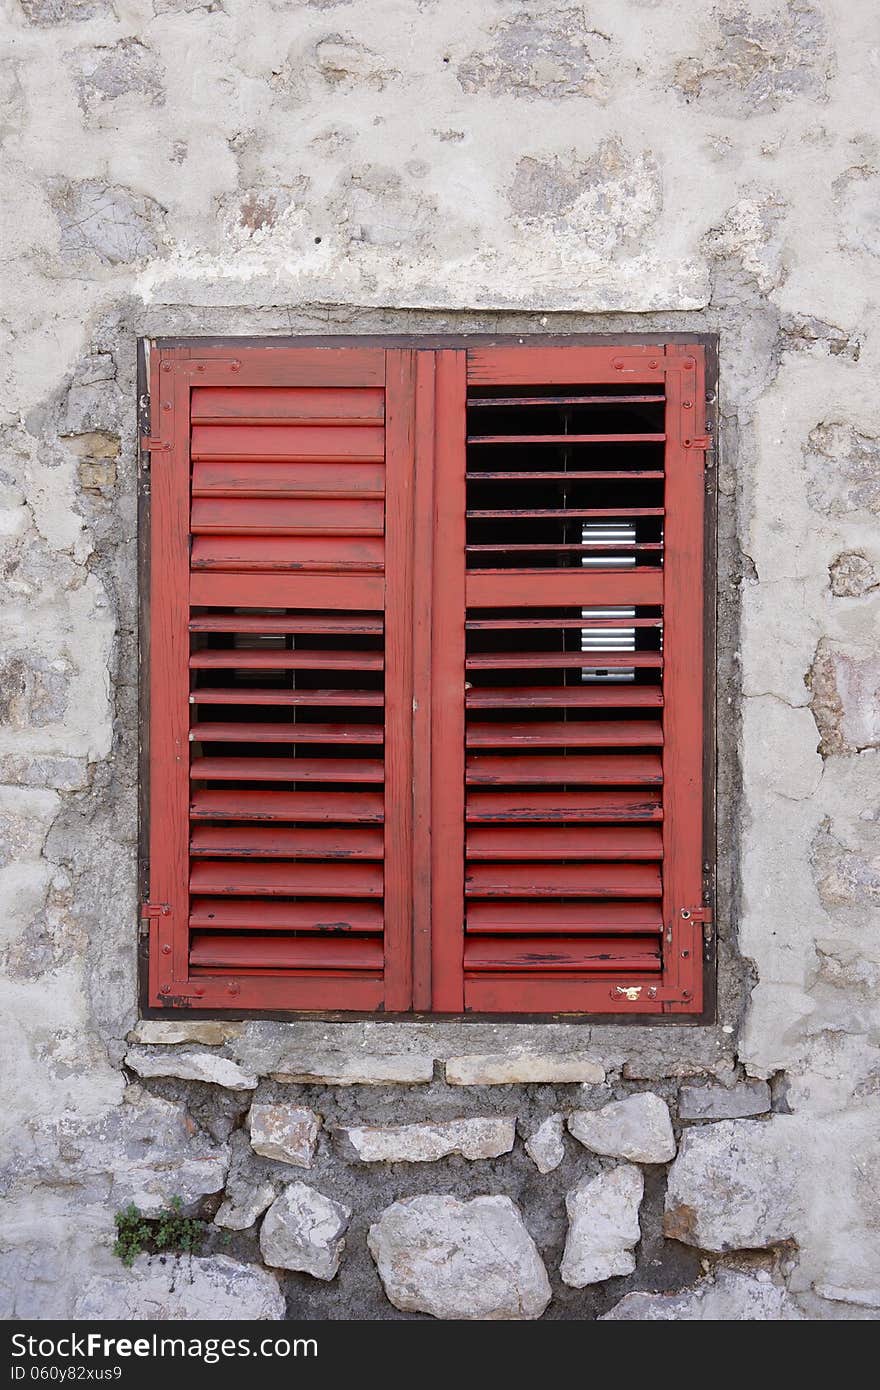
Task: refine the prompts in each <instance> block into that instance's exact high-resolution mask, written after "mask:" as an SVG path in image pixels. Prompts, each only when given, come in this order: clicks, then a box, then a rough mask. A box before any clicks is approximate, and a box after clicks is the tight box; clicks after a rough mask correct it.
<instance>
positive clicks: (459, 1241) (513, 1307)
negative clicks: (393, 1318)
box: [367, 1195, 550, 1321]
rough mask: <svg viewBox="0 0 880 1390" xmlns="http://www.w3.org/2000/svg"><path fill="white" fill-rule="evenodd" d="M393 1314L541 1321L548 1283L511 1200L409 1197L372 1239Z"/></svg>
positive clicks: (373, 1232)
mask: <svg viewBox="0 0 880 1390" xmlns="http://www.w3.org/2000/svg"><path fill="white" fill-rule="evenodd" d="M367 1244H368V1246H369V1248H370V1254H371V1255H372V1256H373V1259H374V1260H375V1261H376V1267H377V1269H378V1270H379V1277H380V1279H381V1280H382V1285H383V1288H384V1289H385V1293H386V1295H387V1297H388V1298H389V1299H390V1301H391V1302H392V1303H393V1304H394V1306H395V1308H400V1309H401V1310H402V1311H404V1312H411V1313H430V1314H431V1315H432V1316H433V1317H435V1318H456V1319H460V1320H464V1321H475V1320H480V1321H500V1320H512V1319H528V1318H539V1317H540V1316H541V1314H542V1313H543V1311H544V1309H545V1308H546V1307H547V1304H548V1303H549V1302H550V1281H549V1279H548V1278H547V1271H546V1269H545V1268H544V1263H543V1261H542V1259H541V1256H540V1255H539V1254H538V1249H537V1246H536V1245H535V1242H534V1241H533V1240H532V1237H531V1236H530V1235H529V1233H528V1231H527V1230H526V1228H525V1225H524V1224H523V1219H522V1216H521V1215H520V1212H519V1208H518V1207H516V1206H515V1205H514V1203H513V1202H512V1201H511V1200H510V1198H509V1197H496V1196H491V1197H474V1198H473V1199H472V1200H471V1201H467V1202H461V1201H459V1200H458V1198H457V1197H449V1196H433V1195H428V1196H423V1197H406V1198H404V1199H403V1200H402V1201H399V1202H395V1203H394V1204H393V1205H392V1206H390V1207H387V1208H386V1209H385V1211H383V1213H382V1215H381V1216H380V1217H379V1220H378V1221H377V1222H376V1223H375V1224H374V1225H373V1226H371V1227H370V1230H369V1233H368V1235H367Z"/></svg>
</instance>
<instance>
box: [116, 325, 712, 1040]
mask: <svg viewBox="0 0 880 1390" xmlns="http://www.w3.org/2000/svg"><path fill="white" fill-rule="evenodd" d="M691 345H692V346H693V347H696V348H698V349H701V350H702V351H701V353H700V354H699V355H700V358H701V361H702V362H703V363H704V364H705V390H704V393H701V395H702V394H705V400H706V406H705V416H706V423H705V428H706V429H707V430H709V431H712V430H714V428H715V425H716V412H715V408H714V402H715V397H716V391H717V379H718V355H717V338H716V337H715V336H714V335H704V334H684V333H680V334H675V333H670V334H638V335H635V334H621V335H597V334H580V335H578V334H572V335H566V336H565V337H558V336H553V335H528V336H516V337H512V336H509V335H508V336H494V335H481V334H473V335H449V336H430V335H413V336H410V335H369V336H367V335H364V336H356V337H351V336H329V337H301V338H300V337H296V338H287V339H280V338H256V339H250V338H219V339H218V338H186V339H174V338H171V339H159V340H154V341H153V342H152V343H150V344H149V345H148V344H147V343H146V342H145V341H144V340H141V341H140V342H139V344H138V400H139V433H140V436H141V439H142V441H143V443H142V448H141V454H140V467H139V473H138V573H139V618H140V621H139V644H140V645H139V650H140V678H139V684H140V708H141V724H140V742H139V838H138V857H139V864H138V872H139V886H140V888H141V893H140V897H141V899H142V901H143V902H145V903H146V901H147V899H148V895H149V889H150V877H149V840H150V796H151V787H150V750H149V726H150V719H151V716H152V715H153V714H154V710H151V696H150V688H151V681H150V642H149V633H150V621H151V573H150V571H151V564H150V509H151V499H150V487H151V481H150V475H151V468H150V462H151V454H152V452H153V450H152V448H151V445H153V446H154V447H155V444H157V443H159V442H160V441H159V440H155V441H154V440H152V439H151V438H150V436H151V428H150V426H151V424H154V427H155V433H156V434H158V433H159V422H158V421H153V420H151V414H150V381H149V365H148V362H149V357H150V352H151V351H153V350H154V351H155V353H157V354H158V353H161V352H162V351H165V350H168V349H183V350H184V353H185V355H186V356H190V355H191V356H192V358H193V363H194V364H195V361H196V360H197V359H198V357H199V355H200V354H205V355H206V356H207V357H208V358H211V359H214V360H218V359H219V358H220V356H221V354H222V355H223V356H226V355H230V356H231V355H234V353H235V351H236V350H239V351H243V350H245V349H247V350H253V349H267V348H268V349H279V348H280V349H284V348H288V349H300V348H310V347H320V348H357V347H361V348H374V349H382V350H388V349H402V350H403V352H401V354H400V359H399V360H400V361H401V362H404V361H405V360H406V357H407V356H408V357H409V360H410V363H411V366H410V367H409V368H405V370H409V371H410V372H411V383H412V386H413V390H414V393H415V399H416V401H417V402H418V399H419V396H420V395H421V396H422V397H424V399H425V400H427V398H428V396H429V395H431V396H435V397H436V396H437V393H439V396H440V398H441V399H442V394H443V391H444V390H448V389H449V386H448V385H444V381H443V369H442V359H439V358H431V357H430V356H429V355H428V354H431V353H440V352H445V351H447V350H449V351H459V352H466V351H470V352H474V353H479V352H480V351H482V350H485V349H492V350H495V351H497V350H501V349H505V348H522V347H529V348H544V349H567V348H578V347H580V348H590V347H596V348H601V349H604V350H606V351H607V350H608V349H609V348H613V349H615V350H616V351H618V352H619V353H621V354H622V355H625V354H626V353H627V352H629V351H633V350H635V351H636V352H638V351H639V350H640V349H641V350H642V351H643V352H644V351H645V350H650V349H651V348H657V349H659V348H660V347H662V346H668V347H670V348H671V349H672V352H673V354H674V353H676V352H678V353H680V354H685V353H686V352H687V349H688V347H689V346H691ZM419 352H421V354H422V355H421V356H419ZM279 358H280V354H279ZM438 364H441V365H439V367H438ZM157 366H158V364H157V362H156V359H155V356H154V358H153V369H154V371H155V370H156V369H157ZM678 379H680V378H678ZM154 398H155V388H154ZM433 419H434V412H433V411H424V412H422V413H421V414H420V412H419V410H418V408H416V411H415V428H416V429H417V430H418V429H419V428H420V427H421V428H423V429H424V428H428V427H429V426H430V428H431V429H432V430H433V428H434V425H433ZM420 421H421V425H420ZM178 443H179V441H178ZM432 453H433V454H434V457H435V459H436V461H437V467H432V468H431V469H423V470H420V469H419V467H418V462H417V463H416V468H415V471H414V474H413V477H412V479H411V481H410V485H411V487H412V488H413V489H414V490H415V493H416V495H417V497H419V498H420V505H419V506H417V507H416V509H415V516H416V522H415V536H414V542H415V544H416V545H417V546H427V547H431V546H433V545H434V544H435V540H434V536H433V534H432V529H433V528H432V527H431V526H430V524H428V523H427V522H426V521H425V518H426V517H430V516H431V515H432V512H433V508H432V507H426V506H425V505H423V504H424V502H425V489H426V488H434V489H435V491H436V489H437V483H438V479H441V478H442V467H443V464H442V455H443V448H442V442H440V443H439V444H438V441H437V438H436V436H435V438H434V439H433V440H428V439H423V440H422V447H421V449H420V450H417V451H416V459H417V460H418V458H419V457H420V456H421V457H422V458H426V457H428V456H429V455H431V454H432ZM159 457H161V454H160V455H159ZM707 462H708V465H709V466H707V470H706V480H707V481H706V488H705V494H704V496H705V511H704V562H703V598H704V626H703V633H702V641H703V663H702V667H703V669H702V709H703V718H704V739H703V766H702V785H703V855H702V862H703V891H702V894H701V895H700V901H699V902H695V903H694V904H693V908H689V907H685V909H684V910H685V911H686V912H690V913H691V916H690V918H689V920H688V921H686V922H685V923H683V924H682V935H681V938H680V940H677V941H676V943H675V945H676V949H678V948H679V947H680V948H681V951H682V954H685V953H686V954H687V956H688V957H689V958H690V960H691V962H692V964H691V966H690V967H689V969H690V970H691V972H692V971H693V969H695V968H696V969H699V970H701V974H702V1000H703V1007H702V1010H701V1012H700V1013H688V1012H687V1004H686V1003H684V1004H683V1005H682V1004H681V1003H679V1005H678V1008H679V1009H680V1011H676V1007H677V1006H676V1004H675V1003H671V1004H670V1003H666V1004H663V1005H662V1006H661V1008H660V1011H658V1005H657V1004H654V1005H653V1006H652V1008H651V1011H646V1010H645V1009H644V1008H641V1007H640V1006H639V1000H638V999H631V998H628V999H625V1000H623V1001H621V1004H620V1007H619V1008H618V1007H617V1006H612V1007H611V1008H608V1009H605V1008H603V1009H602V1010H601V1011H566V1012H565V1013H562V1014H560V1013H559V1012H547V1013H537V1012H531V1013H511V1014H504V1013H498V1012H492V1013H486V1014H482V1013H478V1012H476V1011H475V1010H471V1009H468V1010H466V1011H465V1012H461V1011H460V1010H455V1011H453V1012H448V1013H443V1012H440V1011H437V1010H432V1011H431V1012H427V1011H424V1010H420V1009H419V1008H414V1009H408V1010H405V1011H401V1012H394V1011H392V1010H388V1011H387V1012H372V1011H370V1010H364V1009H357V1010H350V1009H330V1008H319V1009H314V1008H308V1009H291V1008H288V1007H285V1008H283V1009H279V1008H275V1009H273V1008H271V1007H258V1006H249V1007H247V1008H242V1007H238V1008H236V1005H235V999H234V995H233V997H231V999H230V1006H229V1007H228V1008H219V1007H218V1008H210V1009H206V1008H191V1007H187V1004H186V1001H185V1000H184V999H180V1000H169V1001H168V1003H169V1005H171V1007H170V1008H169V1007H151V1005H150V1002H149V999H150V990H149V971H150V953H149V944H148V933H149V930H150V928H151V925H152V923H151V921H150V919H149V918H148V919H147V920H146V921H144V920H143V919H142V921H141V935H140V949H139V974H140V993H141V1015H142V1017H144V1018H169V1017H173V1018H194V1019H210V1018H218V1019H223V1018H228V1019H235V1018H242V1017H258V1018H267V1019H273V1018H277V1019H281V1020H291V1019H296V1018H305V1017H307V1018H313V1019H316V1020H318V1019H327V1020H363V1019H364V1018H371V1019H374V1020H383V1021H389V1022H390V1021H394V1020H399V1021H405V1020H410V1021H411V1020H413V1019H420V1018H421V1019H424V1020H425V1021H427V1020H435V1021H436V1020H438V1019H444V1018H446V1019H449V1020H452V1019H461V1018H469V1019H481V1018H485V1019H491V1020H492V1021H493V1022H503V1021H511V1022H541V1021H559V1020H560V1019H562V1020H565V1021H569V1022H571V1021H578V1022H585V1023H587V1022H589V1023H594V1024H601V1023H607V1024H611V1025H614V1026H619V1025H621V1024H639V1025H645V1024H651V1025H665V1026H668V1025H670V1024H679V1025H681V1024H687V1025H705V1024H707V1023H711V1022H713V1021H714V1019H715V1011H716V988H717V986H716V953H715V938H714V930H713V928H712V926H711V912H708V914H706V911H705V906H704V905H711V904H712V903H713V902H714V893H715V855H716V843H715V825H716V817H715V775H716V757H715V670H716V660H715V656H716V653H715V609H716V492H715V487H714V469H713V468H712V467H711V458H709V459H708V461H707ZM443 498H445V499H446V502H447V505H452V506H454V505H455V500H454V494H453V493H451V492H449V491H448V490H446V489H445V488H441V489H440V490H439V492H438V493H437V494H436V496H435V498H434V503H435V505H436V504H437V503H438V502H439V504H440V505H441V506H442V505H443V500H442V499H443ZM419 517H421V518H422V519H421V521H420V520H419ZM426 573H428V574H432V575H433V578H432V579H429V581H428V582H429V583H433V585H434V587H436V584H437V570H436V567H432V569H431V570H423V571H422V575H423V582H424V575H425V574H426ZM417 578H418V576H417ZM419 597H420V596H419V592H418V589H416V591H415V595H414V612H415V613H416V614H418V613H419V612H420V611H422V609H423V610H424V611H427V610H428V609H429V608H430V604H429V603H428V601H427V600H428V595H426V594H425V595H422V597H423V598H424V599H425V603H424V604H422V606H421V609H420V603H419ZM451 611H452V610H451V609H450V608H449V607H448V606H445V605H435V607H434V628H433V636H432V634H431V632H430V631H429V629H428V625H427V624H425V623H423V624H422V625H421V627H420V625H419V623H418V621H416V622H415V623H414V642H413V651H414V654H415V662H414V671H413V693H414V697H415V704H416V709H417V713H416V716H415V719H414V727H413V739H412V775H413V776H414V778H415V779H417V780H421V782H422V784H423V785H424V781H425V779H426V778H427V777H428V776H429V770H430V758H431V738H432V734H431V710H430V703H431V702H430V685H431V680H432V673H433V665H432V660H431V654H432V647H433V650H434V651H435V652H436V650H437V647H438V644H439V646H440V647H441V649H442V648H443V646H444V644H446V643H449V642H455V641H456V640H459V639H458V637H457V635H456V634H455V633H453V632H451V631H450V632H447V631H446V630H445V626H444V622H445V621H446V623H447V624H448V621H449V618H450V615H451ZM444 614H445V615H446V616H445V619H444ZM152 616H155V615H152ZM420 697H421V698H420ZM404 771H405V770H404ZM154 794H155V793H154ZM429 805H431V806H432V810H431V814H430V816H429V815H428V809H427V808H428V806H429ZM420 810H421V815H420V814H419V811H418V810H417V812H416V814H415V816H414V817H411V818H409V820H408V824H407V825H406V826H402V827H401V832H402V833H403V834H404V835H405V836H407V837H408V836H411V837H412V839H413V844H414V849H415V854H416V856H418V854H419V853H420V852H421V853H423V854H426V855H429V856H430V853H431V850H430V825H429V821H431V822H433V821H435V819H436V818H437V817H438V816H439V817H440V818H441V821H442V817H443V815H444V814H446V812H445V811H444V805H443V801H442V797H441V801H440V804H439V805H438V804H437V803H436V800H433V802H432V798H430V797H423V798H421V800H420ZM410 820H411V823H410ZM420 846H421V849H420ZM432 869H433V873H432V875H430V876H419V875H415V876H414V882H413V911H414V917H415V922H416V928H415V930H414V932H413V934H412V937H411V941H412V951H413V963H412V966H413V968H412V976H413V979H414V982H415V989H416V993H417V997H419V994H418V991H419V985H418V981H419V973H420V969H421V970H422V971H423V972H424V971H425V970H426V969H427V968H428V967H427V961H428V958H429V956H430V954H431V952H432V941H433V940H434V939H435V937H434V935H433V934H428V933H427V932H426V930H425V924H427V923H430V922H431V918H432V889H431V881H432V880H433V884H434V888H433V896H434V897H435V898H436V897H438V895H439V893H441V892H442V891H443V875H444V872H445V866H444V864H443V862H442V859H441V858H439V857H438V856H437V852H436V849H435V851H434V861H433V865H432ZM149 911H150V912H151V913H154V914H156V916H155V917H153V919H152V921H153V922H154V923H158V924H161V920H162V919H161V915H160V914H161V912H162V907H161V904H156V905H153V906H151V907H150V909H149ZM704 915H708V917H709V921H708V922H703V921H702V920H701V918H702V917H703V916H704ZM420 923H421V924H422V929H421V930H420V928H419V924H420ZM172 949H173V948H172ZM405 949H406V950H407V951H408V950H409V945H408V944H407V946H406V948H405ZM694 958H696V961H699V962H700V964H699V965H697V964H696V961H695V959H694ZM153 959H154V968H155V954H154V957H153ZM434 969H435V971H436V969H437V963H436V960H435V963H434ZM441 969H442V965H441ZM154 992H155V991H154ZM640 993H641V991H640ZM421 997H424V991H422V995H421Z"/></svg>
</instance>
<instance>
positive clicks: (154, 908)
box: [141, 903, 171, 917]
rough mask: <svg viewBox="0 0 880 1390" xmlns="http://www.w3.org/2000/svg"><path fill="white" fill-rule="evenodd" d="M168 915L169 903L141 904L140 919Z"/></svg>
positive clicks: (169, 911) (169, 910)
mask: <svg viewBox="0 0 880 1390" xmlns="http://www.w3.org/2000/svg"><path fill="white" fill-rule="evenodd" d="M170 913H171V904H170V903H141V916H142V917H168V916H170Z"/></svg>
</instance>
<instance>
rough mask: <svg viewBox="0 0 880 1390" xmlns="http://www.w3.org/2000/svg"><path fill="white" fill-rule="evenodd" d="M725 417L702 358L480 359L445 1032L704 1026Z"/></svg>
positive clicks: (569, 351) (455, 509) (440, 596)
mask: <svg viewBox="0 0 880 1390" xmlns="http://www.w3.org/2000/svg"><path fill="white" fill-rule="evenodd" d="M704 398H705V388H704V374H703V360H702V353H701V352H700V351H698V350H695V349H691V348H688V347H682V348H679V347H678V346H675V345H670V346H669V347H667V348H666V349H665V350H664V349H663V348H655V347H631V346H625V345H621V346H620V347H619V348H617V349H612V348H577V347H563V348H526V347H523V348H510V349H505V348H486V349H481V348H474V349H473V350H472V351H470V352H469V354H468V371H467V441H466V448H463V449H462V450H461V453H460V455H459V457H458V459H457V461H455V460H452V459H450V460H449V464H448V476H447V477H446V478H445V479H444V489H445V492H446V496H447V498H448V499H451V502H450V506H451V511H449V510H448V511H447V515H446V517H445V523H444V524H443V525H440V526H438V530H437V536H436V540H435V558H434V564H435V591H434V601H435V605H437V607H438V609H440V610H441V611H443V610H445V617H444V620H443V629H442V636H441V639H440V641H439V643H435V649H434V664H435V679H439V680H441V681H442V682H443V683H444V685H445V688H446V689H448V690H451V689H453V688H454V685H455V680H454V676H453V670H454V668H455V667H456V666H457V667H458V669H459V678H460V681H461V690H462V693H461V694H455V695H454V696H452V701H453V703H454V704H456V706H457V707H456V709H455V711H454V712H450V711H448V710H447V711H445V712H444V711H441V710H440V709H439V708H438V698H439V697H438V694H437V692H436V691H435V696H434V717H435V745H436V746H435V754H434V761H435V766H437V767H442V768H443V769H444V776H445V778H446V784H445V786H444V787H441V788H435V791H434V802H435V821H436V820H437V810H438V807H439V808H441V809H442V808H444V807H448V803H452V804H453V807H454V809H453V811H452V813H451V815H450V814H449V813H448V810H447V825H448V826H451V825H452V824H454V822H455V819H456V816H458V818H459V820H460V830H459V833H458V834H456V833H455V831H454V830H452V829H448V830H447V833H446V835H445V839H444V841H443V842H442V843H440V844H439V845H437V843H436V842H437V837H438V832H439V831H440V826H439V824H437V823H435V826H434V835H435V852H436V853H438V854H439V856H440V858H441V860H442V868H441V870H440V874H441V877H440V880H439V883H436V884H435V892H434V898H433V904H432V933H433V968H434V973H433V988H432V1002H433V1007H434V1008H435V1009H438V1010H440V1011H458V1010H461V1009H465V1010H467V1011H473V1012H475V1013H509V1014H516V1013H538V1014H551V1013H559V1012H575V1013H607V1012H628V1013H639V1012H649V1013H650V1012H661V1011H665V1012H699V1010H700V1007H701V999H702V996H701V990H702V934H701V933H702V928H701V926H700V919H701V915H702V912H701V904H702V900H703V870H702V756H703V755H702V743H703V730H702V704H703V690H702V687H703V654H702V632H703V597H702V595H703V510H704V506H703V450H704V448H705V443H706V441H705V439H703V438H701V437H700V435H699V431H700V429H701V428H702V425H701V422H702V419H703V405H702V402H703V400H704ZM462 470H464V474H463V475H462ZM438 478H439V474H438ZM456 576H458V577H459V578H456ZM450 603H451V604H453V605H456V604H457V605H459V606H458V607H457V610H456V611H455V613H451V612H449V611H448V607H449V604H450Z"/></svg>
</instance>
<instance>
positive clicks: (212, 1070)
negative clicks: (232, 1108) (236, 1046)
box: [125, 1047, 258, 1091]
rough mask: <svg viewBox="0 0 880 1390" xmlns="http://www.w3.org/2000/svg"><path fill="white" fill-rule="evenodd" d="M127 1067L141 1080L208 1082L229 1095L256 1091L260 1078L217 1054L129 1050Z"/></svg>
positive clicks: (126, 1060)
mask: <svg viewBox="0 0 880 1390" xmlns="http://www.w3.org/2000/svg"><path fill="white" fill-rule="evenodd" d="M125 1065H126V1066H127V1067H130V1068H131V1070H132V1071H136V1072H137V1074H138V1076H176V1077H179V1078H180V1080H181V1081H207V1082H208V1083H209V1084H210V1085H212V1086H225V1087H226V1089H227V1090H229V1091H255V1090H256V1088H257V1085H258V1078H257V1077H256V1076H254V1075H253V1074H252V1073H251V1072H247V1071H245V1070H244V1068H243V1067H240V1066H239V1065H238V1063H237V1062H233V1061H232V1060H231V1058H229V1057H218V1056H217V1054H216V1053H214V1052H148V1051H146V1050H145V1049H144V1048H142V1047H132V1048H129V1050H128V1052H127V1053H126V1054H125Z"/></svg>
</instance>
